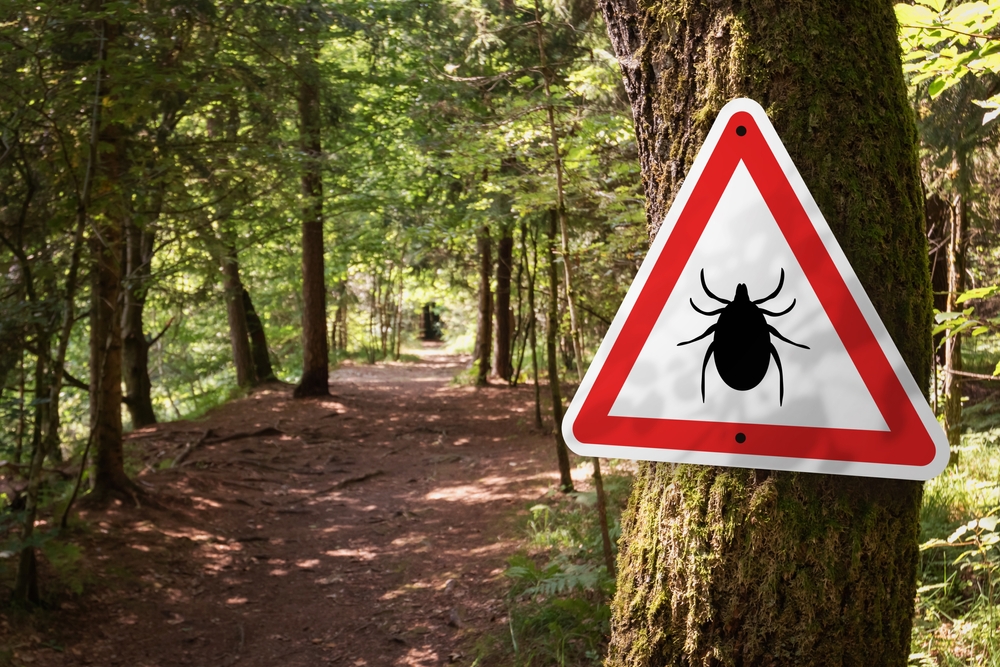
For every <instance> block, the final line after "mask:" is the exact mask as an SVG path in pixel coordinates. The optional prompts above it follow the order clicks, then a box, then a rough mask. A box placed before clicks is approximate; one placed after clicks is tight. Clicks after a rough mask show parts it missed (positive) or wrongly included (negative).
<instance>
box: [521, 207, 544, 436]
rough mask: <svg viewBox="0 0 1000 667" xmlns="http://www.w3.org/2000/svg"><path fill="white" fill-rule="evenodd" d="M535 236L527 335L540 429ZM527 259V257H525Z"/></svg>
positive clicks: (524, 249) (523, 234) (523, 247)
mask: <svg viewBox="0 0 1000 667" xmlns="http://www.w3.org/2000/svg"><path fill="white" fill-rule="evenodd" d="M527 232H528V227H527V225H525V226H524V227H523V228H522V229H521V252H522V253H524V254H525V257H527V252H528V248H527V240H526V239H525V237H526V236H527ZM536 238H537V237H536V236H535V235H534V234H532V236H531V270H530V271H529V272H528V311H529V313H528V318H529V319H528V336H529V337H530V339H529V340H530V341H531V378H532V381H533V382H534V385H535V426H536V427H537V428H538V429H539V430H541V429H542V428H543V424H542V390H541V387H540V386H539V385H538V334H537V332H538V326H537V325H538V311H537V310H535V278H536V277H537V276H538V246H537V244H536V243H535V241H536ZM525 261H527V259H525Z"/></svg>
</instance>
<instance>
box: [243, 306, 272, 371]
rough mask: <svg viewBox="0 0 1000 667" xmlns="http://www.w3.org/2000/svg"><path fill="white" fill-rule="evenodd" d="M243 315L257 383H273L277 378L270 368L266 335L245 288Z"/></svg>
mask: <svg viewBox="0 0 1000 667" xmlns="http://www.w3.org/2000/svg"><path fill="white" fill-rule="evenodd" d="M243 313H244V314H245V315H246V322H247V333H248V334H249V335H250V357H251V358H252V359H253V367H254V375H255V376H256V377H257V382H273V381H274V380H276V379H277V378H276V377H275V376H274V369H273V368H271V355H270V354H269V353H268V351H267V335H266V334H265V333H264V325H263V324H262V323H261V321H260V317H258V316H257V311H256V310H254V307H253V301H251V300H250V292H248V291H247V289H246V287H244V288H243Z"/></svg>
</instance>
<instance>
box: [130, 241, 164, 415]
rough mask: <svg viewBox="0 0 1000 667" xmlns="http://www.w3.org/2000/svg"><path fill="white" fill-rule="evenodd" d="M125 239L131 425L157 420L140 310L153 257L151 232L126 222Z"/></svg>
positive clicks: (146, 343)
mask: <svg viewBox="0 0 1000 667" xmlns="http://www.w3.org/2000/svg"><path fill="white" fill-rule="evenodd" d="M125 233H126V239H125V276H126V278H125V281H124V306H123V311H122V367H123V373H124V380H125V398H124V399H122V400H123V401H124V403H125V405H126V407H128V411H129V415H131V417H132V428H143V427H144V426H149V425H150V424H155V423H156V413H155V412H153V396H152V385H151V383H150V381H149V341H147V340H146V334H145V331H144V330H143V324H142V311H143V308H144V307H145V305H146V290H147V288H148V284H149V276H150V268H151V267H150V264H151V262H152V260H153V241H154V232H153V230H152V229H150V228H149V227H147V228H145V229H140V228H139V226H138V225H136V224H135V223H134V222H131V221H130V222H129V223H128V224H127V228H126V232H125Z"/></svg>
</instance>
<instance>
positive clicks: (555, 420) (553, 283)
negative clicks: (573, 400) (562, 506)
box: [545, 209, 573, 493]
mask: <svg viewBox="0 0 1000 667" xmlns="http://www.w3.org/2000/svg"><path fill="white" fill-rule="evenodd" d="M556 224H557V223H556V211H555V209H553V210H551V211H549V233H548V238H547V239H546V244H545V254H546V255H547V259H548V265H549V315H548V320H549V321H548V327H546V331H545V347H546V352H547V353H548V354H547V355H546V356H547V357H548V362H549V390H550V391H551V392H552V435H553V436H555V439H556V459H557V460H558V461H559V487H560V489H561V490H562V491H564V492H566V493H569V492H570V491H572V490H573V476H572V474H571V472H570V468H569V449H568V448H567V447H566V441H565V440H564V439H563V434H562V420H563V404H562V389H561V388H560V386H559V360H558V351H557V350H556V340H557V338H558V337H559V269H558V268H557V267H556Z"/></svg>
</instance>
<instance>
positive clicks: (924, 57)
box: [896, 0, 1000, 124]
mask: <svg viewBox="0 0 1000 667" xmlns="http://www.w3.org/2000/svg"><path fill="white" fill-rule="evenodd" d="M896 17H897V18H898V19H899V24H900V41H901V42H902V45H903V51H904V53H905V56H904V60H905V62H904V65H903V69H904V70H905V71H906V72H908V73H910V74H911V75H913V76H912V80H911V81H912V84H913V85H919V84H921V83H923V82H926V81H929V82H930V84H929V86H928V93H929V94H930V96H931V98H932V99H933V98H936V97H938V96H939V95H941V93H943V92H944V91H946V90H948V89H949V88H951V87H952V86H954V85H956V84H957V83H958V82H959V81H961V80H962V79H963V78H964V77H965V76H966V75H970V74H971V75H973V76H984V75H996V74H1000V38H998V37H997V34H996V32H997V27H998V26H1000V1H998V0H989V2H960V3H957V4H955V5H952V6H951V7H947V3H946V2H945V0H920V1H919V2H918V3H917V4H912V5H910V4H904V3H900V4H897V5H896ZM976 104H978V105H979V106H981V107H983V108H985V109H987V110H988V112H987V113H986V114H985V115H984V117H983V121H982V122H983V124H986V123H988V122H990V121H991V120H993V119H994V118H996V117H997V116H998V115H1000V94H997V95H993V96H992V97H990V98H988V99H985V100H976Z"/></svg>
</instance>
